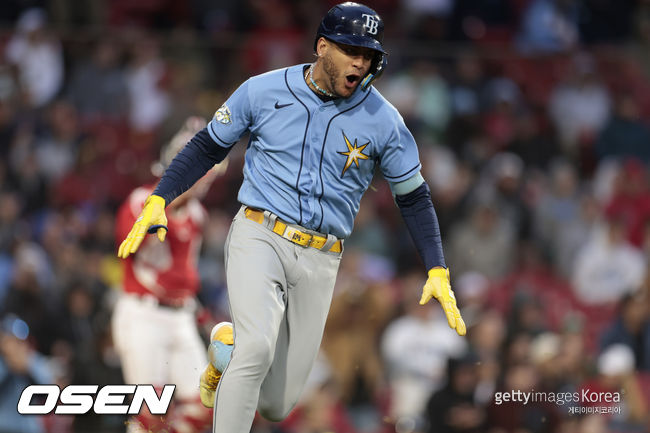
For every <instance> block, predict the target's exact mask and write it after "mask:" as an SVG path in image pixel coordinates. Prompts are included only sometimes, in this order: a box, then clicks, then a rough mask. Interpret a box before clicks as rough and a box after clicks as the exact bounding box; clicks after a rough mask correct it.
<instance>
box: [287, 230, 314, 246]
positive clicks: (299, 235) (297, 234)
mask: <svg viewBox="0 0 650 433" xmlns="http://www.w3.org/2000/svg"><path fill="white" fill-rule="evenodd" d="M288 235H289V239H290V240H291V242H293V243H294V244H298V245H300V246H301V247H309V246H311V244H312V242H313V240H314V237H313V236H312V235H309V234H307V233H303V232H301V231H300V230H296V229H294V228H293V227H291V228H289V233H288ZM304 236H308V237H309V238H308V239H307V241H306V242H303V237H304Z"/></svg>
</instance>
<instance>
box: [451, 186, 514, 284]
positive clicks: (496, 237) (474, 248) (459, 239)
mask: <svg viewBox="0 0 650 433" xmlns="http://www.w3.org/2000/svg"><path fill="white" fill-rule="evenodd" d="M480 200H481V201H477V202H476V203H475V204H474V205H473V207H472V209H471V211H470V215H469V216H468V217H467V218H466V219H464V220H462V221H459V222H458V223H457V224H456V225H455V227H453V228H452V231H451V233H450V235H449V240H448V244H447V251H448V253H447V257H448V259H447V260H448V262H449V266H450V268H452V269H454V272H455V273H456V274H457V275H459V276H460V275H463V274H464V273H465V272H470V271H475V272H479V273H481V274H483V275H485V276H486V277H488V278H499V277H502V276H504V275H506V274H507V273H508V271H509V270H510V268H511V266H512V261H513V260H514V254H515V233H514V232H513V230H512V228H511V226H510V225H509V224H508V223H507V222H506V221H505V220H504V219H503V218H501V217H500V216H499V210H498V207H497V205H496V203H495V202H494V201H493V200H490V199H489V198H482V199H480Z"/></svg>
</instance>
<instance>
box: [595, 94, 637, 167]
mask: <svg viewBox="0 0 650 433" xmlns="http://www.w3.org/2000/svg"><path fill="white" fill-rule="evenodd" d="M614 109H615V111H614V114H613V116H612V118H611V119H610V120H609V122H608V123H607V125H606V126H605V128H604V129H603V130H602V131H601V133H600V135H599V136H598V138H597V140H596V143H595V151H596V155H597V156H598V158H599V159H603V158H608V157H614V158H619V159H625V158H636V159H638V160H640V161H642V162H643V163H645V164H646V165H647V164H650V146H648V143H650V129H649V128H648V126H647V125H646V124H645V123H644V122H643V120H642V119H641V117H640V113H639V106H638V103H637V102H636V100H635V98H634V96H633V95H630V94H623V95H621V96H619V98H618V99H617V101H616V105H615V107H614Z"/></svg>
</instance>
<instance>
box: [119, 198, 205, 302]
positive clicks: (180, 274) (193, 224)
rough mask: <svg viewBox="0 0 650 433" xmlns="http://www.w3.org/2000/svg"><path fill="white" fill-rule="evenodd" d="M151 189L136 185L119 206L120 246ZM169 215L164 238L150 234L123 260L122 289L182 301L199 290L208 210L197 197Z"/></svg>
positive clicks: (170, 210)
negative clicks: (199, 269) (203, 230)
mask: <svg viewBox="0 0 650 433" xmlns="http://www.w3.org/2000/svg"><path fill="white" fill-rule="evenodd" d="M152 192H153V188H151V187H141V188H137V189H135V190H134V191H133V192H132V193H131V194H130V195H129V197H128V198H127V200H126V201H125V202H124V203H123V204H122V206H121V207H120V209H119V211H118V214H117V221H116V224H115V225H116V230H115V235H116V241H117V244H118V245H119V244H120V242H122V241H123V240H124V239H125V238H126V236H127V235H128V234H129V231H131V227H132V226H133V223H135V220H136V218H137V217H138V215H140V212H141V211H142V206H143V205H144V202H145V200H146V199H147V197H149V195H150V194H151V193H152ZM166 214H167V223H168V224H167V227H168V228H169V231H168V232H167V237H166V238H165V241H164V242H160V241H159V240H158V237H157V236H155V235H147V236H146V237H145V239H144V241H143V242H142V245H141V246H140V248H139V249H138V252H137V253H136V254H132V255H130V256H129V257H128V258H127V259H126V260H123V263H124V265H123V266H124V282H123V288H124V291H125V292H127V293H136V294H141V295H145V294H150V295H153V296H155V297H156V298H157V299H158V300H159V301H160V302H162V303H169V304H179V303H180V302H181V301H182V300H184V299H186V298H188V297H193V296H194V295H195V294H196V292H197V291H198V289H199V282H200V281H199V273H198V269H197V267H198V257H199V250H200V248H201V242H202V235H201V232H202V229H203V224H204V222H205V221H206V219H207V212H206V210H205V208H204V207H203V206H202V205H201V203H199V201H198V200H196V199H190V200H189V201H188V202H187V203H186V204H184V205H183V206H181V207H179V208H174V209H169V210H167V212H166Z"/></svg>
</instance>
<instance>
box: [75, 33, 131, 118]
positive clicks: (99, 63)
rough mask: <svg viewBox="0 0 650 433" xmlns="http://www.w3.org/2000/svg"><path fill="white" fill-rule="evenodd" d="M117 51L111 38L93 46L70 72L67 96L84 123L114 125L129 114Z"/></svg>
mask: <svg viewBox="0 0 650 433" xmlns="http://www.w3.org/2000/svg"><path fill="white" fill-rule="evenodd" d="M121 55H122V52H121V47H120V46H119V45H118V43H117V41H116V40H115V39H113V38H112V37H111V36H107V35H105V36H103V37H101V38H100V39H98V40H97V41H95V43H94V44H93V48H92V53H91V54H90V55H89V56H88V57H89V58H87V59H86V58H84V59H83V60H82V61H81V62H80V63H79V64H78V65H77V66H76V68H75V69H74V71H73V72H72V75H71V78H70V84H69V85H68V89H67V95H68V99H69V100H70V102H71V103H72V104H73V105H74V106H75V107H76V108H77V110H78V111H79V114H80V116H81V119H82V121H83V122H84V123H91V124H92V123H93V122H101V121H104V122H105V121H108V120H111V121H116V120H120V119H122V118H123V117H124V116H126V113H127V112H128V110H129V93H128V88H127V82H126V74H125V72H124V70H123V69H122V66H121V64H120V61H121V59H120V57H121Z"/></svg>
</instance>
